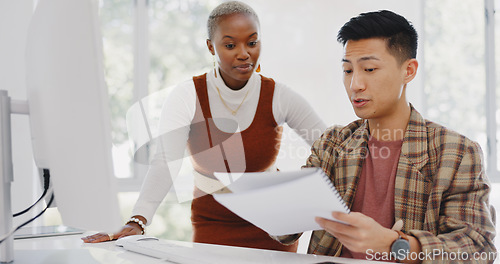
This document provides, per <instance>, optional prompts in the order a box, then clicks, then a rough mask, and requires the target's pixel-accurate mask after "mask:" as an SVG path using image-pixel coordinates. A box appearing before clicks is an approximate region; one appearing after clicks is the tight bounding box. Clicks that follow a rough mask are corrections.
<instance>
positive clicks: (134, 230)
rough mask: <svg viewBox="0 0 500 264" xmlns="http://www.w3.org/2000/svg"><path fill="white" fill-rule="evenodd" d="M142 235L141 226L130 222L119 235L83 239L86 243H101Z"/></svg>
mask: <svg viewBox="0 0 500 264" xmlns="http://www.w3.org/2000/svg"><path fill="white" fill-rule="evenodd" d="M141 234H143V230H142V228H141V226H140V225H139V224H137V223H135V222H128V223H127V224H125V225H124V226H123V227H122V229H121V230H120V231H118V232H117V233H109V234H108V233H97V234H94V235H91V236H86V237H82V240H83V242H85V243H99V242H106V241H112V240H116V239H118V238H121V237H126V236H132V235H141Z"/></svg>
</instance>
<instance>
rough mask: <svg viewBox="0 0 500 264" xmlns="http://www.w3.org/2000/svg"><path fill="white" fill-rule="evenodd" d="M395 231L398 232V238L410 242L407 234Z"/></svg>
mask: <svg viewBox="0 0 500 264" xmlns="http://www.w3.org/2000/svg"><path fill="white" fill-rule="evenodd" d="M395 231H396V232H398V234H399V237H400V238H402V239H404V240H406V241H410V236H408V235H407V234H405V233H403V232H402V231H400V230H395Z"/></svg>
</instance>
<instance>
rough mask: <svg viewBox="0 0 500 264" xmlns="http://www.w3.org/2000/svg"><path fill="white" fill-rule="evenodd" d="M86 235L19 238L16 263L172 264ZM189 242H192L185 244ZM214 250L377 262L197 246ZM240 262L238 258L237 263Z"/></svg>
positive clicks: (277, 259)
mask: <svg viewBox="0 0 500 264" xmlns="http://www.w3.org/2000/svg"><path fill="white" fill-rule="evenodd" d="M82 236H83V235H69V236H59V237H45V238H31V239H18V240H15V241H14V250H15V260H14V264H42V263H43V264H68V263H69V264H95V263H105V264H118V263H120V264H135V263H140V264H152V263H155V264H158V263H162V264H163V263H169V262H166V261H162V260H159V259H156V258H152V257H149V256H145V255H141V254H137V253H134V252H130V251H126V250H124V249H123V248H121V247H117V246H115V242H104V243H97V244H85V243H83V242H82V241H81V240H80V237H82ZM184 243H189V242H184ZM198 245H200V246H203V247H207V248H210V250H212V251H217V252H219V253H220V252H223V253H224V254H226V253H227V254H228V255H232V256H234V255H236V256H237V255H242V254H245V256H246V257H248V256H251V257H252V260H253V259H255V263H259V264H260V263H287V264H293V263H297V264H298V263H300V264H302V263H304V264H307V263H310V264H313V263H321V262H331V263H376V262H369V261H363V260H352V259H344V258H334V257H326V256H316V255H306V254H295V253H288V252H278V251H270V250H257V249H249V248H239V247H221V246H217V245H210V244H198ZM234 263H235V264H237V263H238V261H237V259H235V261H234Z"/></svg>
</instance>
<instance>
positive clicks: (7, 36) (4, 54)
mask: <svg viewBox="0 0 500 264" xmlns="http://www.w3.org/2000/svg"><path fill="white" fill-rule="evenodd" d="M32 10H33V1H32V0H16V1H12V0H0V58H1V59H0V90H7V91H8V94H9V96H10V97H11V98H12V99H15V100H26V81H25V69H26V67H25V60H24V49H25V45H26V33H27V30H28V25H29V21H30V18H31V14H32ZM12 140H13V142H12V152H13V162H14V183H13V184H12V196H13V200H12V210H13V211H14V213H16V212H19V211H20V210H23V209H25V208H27V207H28V206H30V205H31V204H32V203H33V202H34V201H35V199H36V198H37V197H38V196H39V195H40V194H41V190H40V181H39V179H38V178H36V177H34V176H33V170H34V166H33V161H32V152H31V140H30V132H29V119H28V117H27V116H22V115H13V116H12ZM25 218H26V217H23V219H25ZM20 221H21V219H17V218H16V219H14V226H16V225H18V224H20Z"/></svg>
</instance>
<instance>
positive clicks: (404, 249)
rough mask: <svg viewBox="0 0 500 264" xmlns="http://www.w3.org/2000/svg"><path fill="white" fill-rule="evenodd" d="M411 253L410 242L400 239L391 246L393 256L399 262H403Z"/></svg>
mask: <svg viewBox="0 0 500 264" xmlns="http://www.w3.org/2000/svg"><path fill="white" fill-rule="evenodd" d="M409 253H410V242H408V240H405V239H402V238H399V239H397V240H396V241H394V243H392V246H391V254H392V256H393V257H395V258H396V259H397V260H403V259H405V258H406V256H408V254H409Z"/></svg>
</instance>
